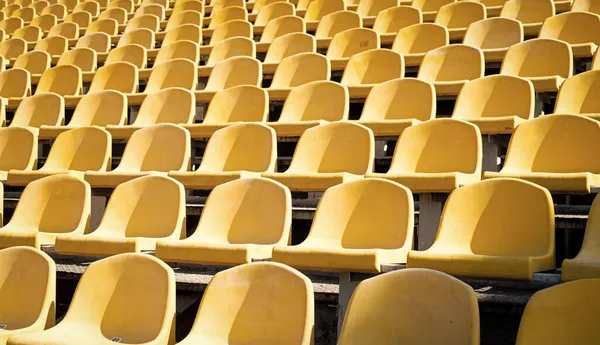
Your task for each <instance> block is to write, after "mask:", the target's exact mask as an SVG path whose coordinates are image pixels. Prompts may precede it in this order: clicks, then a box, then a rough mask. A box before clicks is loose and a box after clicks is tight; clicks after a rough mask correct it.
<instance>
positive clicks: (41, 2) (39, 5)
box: [29, 0, 50, 15]
mask: <svg viewBox="0 0 600 345" xmlns="http://www.w3.org/2000/svg"><path fill="white" fill-rule="evenodd" d="M29 6H30V7H31V8H33V9H34V10H35V13H37V14H38V15H39V14H41V13H42V11H43V10H44V8H46V7H48V6H50V3H49V2H48V1H46V0H38V1H36V2H34V3H32V4H31V5H29Z"/></svg>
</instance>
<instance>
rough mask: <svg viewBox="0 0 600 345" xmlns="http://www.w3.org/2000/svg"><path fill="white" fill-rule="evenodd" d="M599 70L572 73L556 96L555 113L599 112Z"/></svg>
mask: <svg viewBox="0 0 600 345" xmlns="http://www.w3.org/2000/svg"><path fill="white" fill-rule="evenodd" d="M599 90H600V70H595V71H587V72H583V73H580V74H577V75H574V76H572V77H570V78H568V79H567V80H565V82H564V83H563V84H562V86H561V88H560V90H559V91H558V97H557V98H556V106H555V108H554V113H556V114H596V113H600V99H598V97H596V94H597V92H599Z"/></svg>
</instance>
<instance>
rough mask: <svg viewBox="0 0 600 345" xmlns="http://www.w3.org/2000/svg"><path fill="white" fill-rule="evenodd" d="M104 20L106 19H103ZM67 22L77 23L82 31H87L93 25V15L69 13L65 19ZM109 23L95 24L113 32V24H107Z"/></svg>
mask: <svg viewBox="0 0 600 345" xmlns="http://www.w3.org/2000/svg"><path fill="white" fill-rule="evenodd" d="M102 20H104V19H102ZM65 22H72V23H76V24H77V25H79V27H80V28H82V29H86V28H87V27H89V26H90V25H91V23H92V15H91V14H89V13H88V12H73V13H69V14H68V15H67V16H66V17H65ZM106 23H107V22H102V24H95V25H100V26H101V27H102V29H103V31H104V30H106V31H109V32H112V24H106Z"/></svg>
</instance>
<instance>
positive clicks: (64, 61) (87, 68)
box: [57, 48, 98, 72]
mask: <svg viewBox="0 0 600 345" xmlns="http://www.w3.org/2000/svg"><path fill="white" fill-rule="evenodd" d="M97 60H98V58H97V57H96V51H95V50H94V49H91V48H75V49H72V50H69V51H66V52H64V53H63V54H62V55H61V56H60V58H59V59H58V63H57V66H62V65H73V66H77V67H79V69H81V71H82V72H93V71H95V70H96V63H97Z"/></svg>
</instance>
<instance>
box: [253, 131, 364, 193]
mask: <svg viewBox="0 0 600 345" xmlns="http://www.w3.org/2000/svg"><path fill="white" fill-rule="evenodd" d="M374 145H375V144H374V138H373V133H372V132H371V130H370V129H368V128H366V127H363V126H361V125H358V124H354V123H350V122H333V123H327V124H322V125H319V126H316V127H313V128H310V129H307V130H306V131H304V134H302V136H301V137H300V140H299V141H298V145H297V146H296V151H295V152H294V156H293V158H292V162H291V164H290V167H289V168H288V170H286V171H285V172H282V173H264V174H262V176H263V177H266V178H270V179H273V180H275V181H278V182H281V183H283V184H284V185H286V186H287V187H288V188H290V190H292V191H306V192H310V191H324V190H326V189H327V188H329V187H332V186H335V185H338V184H340V183H345V182H349V181H352V180H355V179H358V178H360V177H362V176H363V175H365V174H366V173H369V172H371V171H372V169H373V159H374V157H373V156H374Z"/></svg>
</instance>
